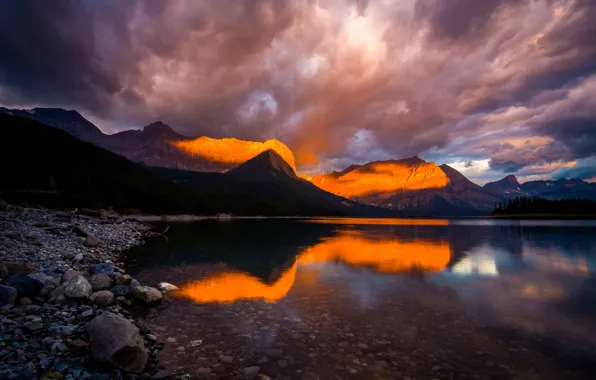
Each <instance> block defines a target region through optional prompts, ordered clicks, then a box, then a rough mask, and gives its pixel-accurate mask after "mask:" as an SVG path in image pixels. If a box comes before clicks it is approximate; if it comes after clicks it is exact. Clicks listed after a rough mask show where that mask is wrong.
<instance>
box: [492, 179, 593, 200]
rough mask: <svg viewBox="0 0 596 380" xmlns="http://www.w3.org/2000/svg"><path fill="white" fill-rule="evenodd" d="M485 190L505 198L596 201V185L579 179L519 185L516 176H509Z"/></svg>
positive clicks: (530, 182) (532, 182)
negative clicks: (515, 184) (529, 197)
mask: <svg viewBox="0 0 596 380" xmlns="http://www.w3.org/2000/svg"><path fill="white" fill-rule="evenodd" d="M513 181H514V182H515V183H517V186H515V187H514V186H513V185H511V184H512V183H513ZM484 188H485V189H486V190H489V191H491V192H492V193H494V194H496V195H498V196H500V197H503V198H510V197H512V196H526V197H528V196H531V197H540V198H545V199H549V200H559V199H570V198H579V199H590V200H596V183H589V182H585V181H582V180H581V179H577V178H571V179H566V178H561V179H559V180H556V181H529V182H524V183H523V184H519V182H517V178H515V176H513V175H509V176H507V177H505V178H503V179H501V180H499V181H496V182H489V183H487V184H486V185H484Z"/></svg>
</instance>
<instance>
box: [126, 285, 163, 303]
mask: <svg viewBox="0 0 596 380" xmlns="http://www.w3.org/2000/svg"><path fill="white" fill-rule="evenodd" d="M131 293H132V296H133V297H134V298H136V299H138V300H140V301H143V302H146V303H153V302H159V301H161V298H162V295H161V292H160V291H159V290H157V289H155V288H152V287H150V286H135V287H134V288H132V290H131Z"/></svg>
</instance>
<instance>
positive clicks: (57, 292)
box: [48, 283, 68, 302]
mask: <svg viewBox="0 0 596 380" xmlns="http://www.w3.org/2000/svg"><path fill="white" fill-rule="evenodd" d="M67 285H68V283H64V284H62V285H60V286H59V287H57V288H56V289H54V290H52V291H51V292H50V297H49V298H48V302H56V300H57V299H58V297H60V296H62V297H64V290H66V286H67Z"/></svg>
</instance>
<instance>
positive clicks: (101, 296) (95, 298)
mask: <svg viewBox="0 0 596 380" xmlns="http://www.w3.org/2000/svg"><path fill="white" fill-rule="evenodd" d="M89 299H90V300H91V302H93V303H94V304H96V305H97V306H99V307H107V306H110V305H111V304H113V303H114V293H112V292H110V291H109V290H100V291H98V292H95V293H93V294H91V297H90V298H89Z"/></svg>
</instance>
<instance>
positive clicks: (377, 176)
mask: <svg viewBox="0 0 596 380" xmlns="http://www.w3.org/2000/svg"><path fill="white" fill-rule="evenodd" d="M312 183H314V184H315V185H317V186H318V187H320V188H321V189H323V190H326V191H329V192H330V193H334V194H337V195H340V196H342V197H346V198H351V197H358V196H365V195H369V194H374V193H385V192H386V193H390V192H396V191H399V190H420V189H431V188H432V189H436V188H442V187H445V186H447V184H448V183H449V179H448V178H447V176H446V175H445V173H444V172H443V171H442V170H441V168H439V167H438V166H437V165H435V164H433V163H428V162H425V163H421V164H420V165H418V166H415V167H413V166H410V165H406V164H400V163H392V162H379V163H374V164H372V165H367V167H366V168H357V169H355V170H352V171H350V172H348V173H346V174H344V175H341V176H336V175H333V174H330V175H317V176H315V177H314V178H313V179H312Z"/></svg>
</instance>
